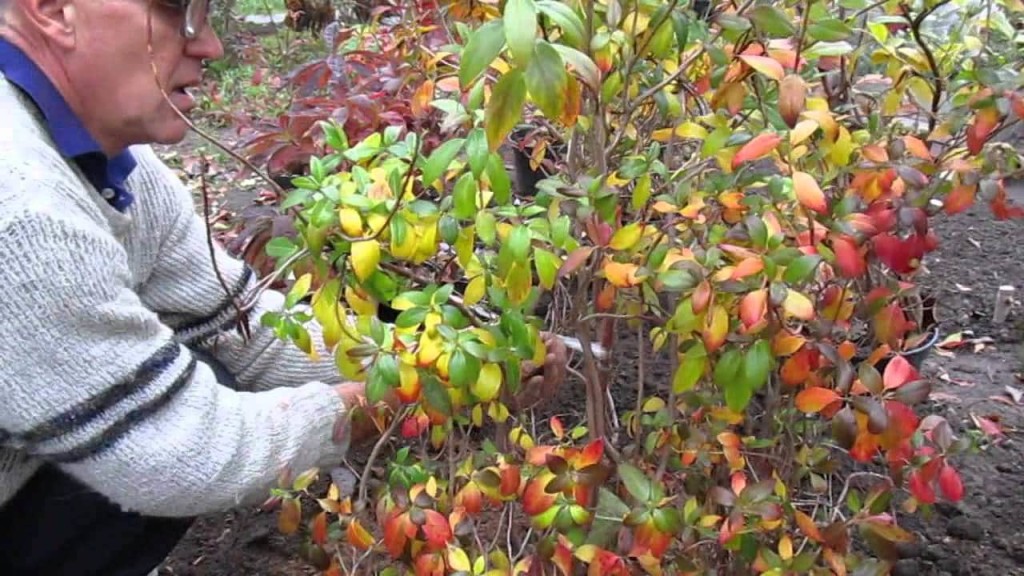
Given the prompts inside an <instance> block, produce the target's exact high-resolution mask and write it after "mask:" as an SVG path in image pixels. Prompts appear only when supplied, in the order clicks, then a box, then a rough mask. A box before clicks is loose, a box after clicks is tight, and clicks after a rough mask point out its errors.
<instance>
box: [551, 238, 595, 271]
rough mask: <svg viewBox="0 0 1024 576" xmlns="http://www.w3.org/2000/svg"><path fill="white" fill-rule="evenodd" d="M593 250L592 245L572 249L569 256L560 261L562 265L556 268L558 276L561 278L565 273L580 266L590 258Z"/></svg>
mask: <svg viewBox="0 0 1024 576" xmlns="http://www.w3.org/2000/svg"><path fill="white" fill-rule="evenodd" d="M593 251H594V248H593V247H592V246H584V247H582V248H577V249H575V250H573V251H572V252H571V253H570V254H569V256H567V257H566V259H565V262H563V263H562V267H561V268H559V269H558V277H559V278H562V277H564V276H565V275H566V274H572V273H573V272H575V271H576V269H577V268H579V267H580V265H582V264H583V263H584V262H586V261H587V259H588V258H590V253H591V252H593Z"/></svg>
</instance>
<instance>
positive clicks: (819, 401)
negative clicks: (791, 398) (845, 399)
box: [796, 386, 841, 414]
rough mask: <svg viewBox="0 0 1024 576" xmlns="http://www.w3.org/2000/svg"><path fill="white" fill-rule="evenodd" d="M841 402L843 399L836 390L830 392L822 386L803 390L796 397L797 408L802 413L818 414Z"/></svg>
mask: <svg viewBox="0 0 1024 576" xmlns="http://www.w3.org/2000/svg"><path fill="white" fill-rule="evenodd" d="M840 400H841V398H840V396H839V394H837V393H836V392H835V390H829V389H828V388H822V387H821V386H814V387H812V388H806V389H804V390H801V391H800V393H799V394H797V395H796V408H797V410H800V411H801V412H806V413H808V414H816V413H818V412H821V411H822V410H824V409H825V408H827V407H828V406H829V405H831V404H832V403H834V402H838V401H840Z"/></svg>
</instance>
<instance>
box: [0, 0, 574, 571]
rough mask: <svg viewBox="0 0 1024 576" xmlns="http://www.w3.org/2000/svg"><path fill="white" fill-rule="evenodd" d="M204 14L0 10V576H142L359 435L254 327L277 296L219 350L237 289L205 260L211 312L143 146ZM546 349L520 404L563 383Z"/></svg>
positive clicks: (38, 0) (192, 70) (179, 78)
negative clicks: (206, 524)
mask: <svg viewBox="0 0 1024 576" xmlns="http://www.w3.org/2000/svg"><path fill="white" fill-rule="evenodd" d="M206 9H207V0H191V1H190V0H158V1H152V0H0V14H2V18H0V111H2V120H0V126H2V128H0V150H2V153H0V175H2V180H0V293H2V294H3V299H2V301H0V574H4V575H15V574H46V575H55V574H76V575H93V574H95V575H100V574H102V575H104V576H118V575H133V576H136V575H144V574H147V573H149V572H150V571H152V570H154V568H155V567H156V566H158V565H159V564H160V562H161V561H162V559H163V558H164V557H165V556H166V554H167V553H168V552H169V551H170V550H171V549H172V548H173V547H174V545H175V544H176V542H177V541H178V539H179V538H180V537H181V536H182V535H183V533H184V531H185V530H186V529H187V527H188V526H189V524H190V522H191V520H190V519H191V518H193V517H195V516H197V515H200V514H205V513H209V512H213V511H218V510H224V509H228V508H230V507H232V506H235V505H237V504H239V503H241V502H251V501H258V500H260V499H262V498H265V497H266V496H267V494H268V490H269V488H270V487H271V486H272V485H273V483H274V479H275V478H276V477H277V476H278V474H279V472H280V471H281V470H282V469H288V470H291V471H293V472H294V471H301V470H304V469H307V468H309V467H311V466H317V465H325V466H331V465H334V464H337V463H338V462H339V461H340V458H341V457H342V455H343V454H344V452H345V451H346V449H347V447H348V445H349V444H350V442H351V441H352V439H353V437H355V440H357V441H358V440H359V439H360V437H364V438H365V437H367V436H369V435H371V434H373V432H374V431H373V430H372V429H370V430H361V429H360V430H352V429H351V428H352V426H351V425H350V424H349V422H350V416H351V411H350V410H348V407H351V406H353V404H354V403H356V402H357V401H359V399H360V398H361V393H362V387H361V385H358V384H354V383H340V382H338V379H337V372H336V369H335V368H334V366H333V363H331V362H329V361H327V362H322V363H315V362H313V361H311V360H309V359H308V357H306V356H305V355H304V354H302V353H301V352H300V351H299V350H298V349H296V348H295V347H294V346H293V345H290V344H288V343H286V342H282V341H278V340H275V338H274V336H273V334H272V333H271V332H269V331H268V330H265V329H263V328H261V327H260V325H259V321H258V319H259V317H260V316H261V315H262V314H263V313H264V312H266V311H268V310H273V309H278V308H280V307H281V306H282V303H283V298H282V297H281V295H279V294H277V293H266V294H264V295H263V296H262V298H261V300H260V301H259V302H258V305H257V306H256V308H255V309H254V310H253V312H252V314H251V315H250V318H251V320H250V321H249V322H250V330H251V337H250V338H249V339H243V338H242V337H241V336H240V335H239V331H238V330H236V326H237V322H238V319H237V318H236V315H235V310H234V306H233V305H232V301H233V299H234V298H236V297H238V296H240V295H242V294H244V293H246V291H247V290H249V289H250V288H252V287H253V285H254V283H255V279H254V278H253V274H252V272H251V271H250V269H249V268H247V267H246V266H245V265H244V264H243V263H241V262H239V261H237V260H234V259H232V258H230V257H228V256H226V255H225V254H224V253H223V252H221V251H220V250H219V249H218V251H217V252H216V259H217V263H218V266H219V269H220V270H221V273H222V275H223V276H224V277H225V278H226V279H227V283H228V287H229V288H230V292H231V293H230V294H226V293H225V290H224V289H223V287H222V286H221V284H220V282H219V281H218V279H217V278H216V275H215V274H214V270H213V266H212V264H211V262H210V257H209V254H208V247H207V244H206V236H205V234H206V231H205V228H204V223H203V222H202V219H201V218H199V217H198V215H197V214H196V213H195V211H194V207H193V204H192V200H191V198H190V195H189V194H188V192H187V190H186V189H185V188H184V186H183V185H182V184H181V183H180V182H179V181H178V180H177V179H176V177H175V175H174V174H173V173H172V172H171V171H170V170H169V169H168V168H167V167H165V166H164V165H163V164H162V163H161V162H160V160H159V159H158V158H157V157H156V156H155V155H154V153H153V151H152V150H151V149H150V148H149V146H148V145H149V144H151V143H174V142H177V141H179V140H180V139H181V138H182V137H183V136H184V135H185V132H186V130H187V126H186V125H185V123H184V122H183V121H182V120H181V119H180V118H179V116H178V115H177V114H176V112H175V111H174V110H173V109H172V107H171V106H170V105H168V102H167V99H165V97H164V95H163V92H162V91H161V87H162V88H163V90H164V91H166V93H167V94H168V95H169V97H168V99H169V100H170V102H171V103H173V105H174V106H175V107H177V108H179V109H182V110H188V109H189V108H190V107H191V106H192V105H193V102H192V98H191V96H190V95H189V94H188V93H187V92H186V89H187V88H189V87H192V86H195V85H196V84H198V82H199V79H200V73H201V70H202V65H203V62H204V61H205V60H209V59H215V58H219V57H220V56H221V55H222V47H221V44H220V41H219V40H218V39H217V37H216V34H215V33H214V31H213V30H212V28H211V27H210V26H209V25H208V23H207V20H206ZM319 340H320V339H319V338H318V337H317V336H316V335H314V341H319ZM549 343H550V345H549V347H548V350H549V353H548V356H547V358H546V362H545V365H544V366H543V367H542V370H543V374H542V375H539V376H534V377H533V378H531V379H529V380H528V381H527V382H526V385H525V386H524V387H523V388H524V390H528V391H531V393H532V394H534V395H537V396H541V395H546V396H550V395H551V393H552V392H553V387H554V386H557V385H558V384H559V383H560V381H561V380H562V378H563V376H564V364H565V362H566V358H565V355H566V351H565V348H564V346H563V345H561V343H560V342H558V341H557V340H550V339H549ZM322 352H323V353H324V354H323V355H324V357H327V358H329V357H330V354H329V352H328V351H326V350H322Z"/></svg>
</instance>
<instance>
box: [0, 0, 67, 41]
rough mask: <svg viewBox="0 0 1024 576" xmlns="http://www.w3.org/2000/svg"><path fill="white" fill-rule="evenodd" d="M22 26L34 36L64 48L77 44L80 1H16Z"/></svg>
mask: <svg viewBox="0 0 1024 576" xmlns="http://www.w3.org/2000/svg"><path fill="white" fill-rule="evenodd" d="M14 2H15V3H16V4H17V6H18V8H17V11H18V12H19V16H20V18H19V19H20V20H21V21H22V25H23V26H25V27H27V28H29V29H31V31H32V35H33V36H36V37H41V38H46V40H48V41H49V42H50V43H53V44H55V45H57V46H60V47H62V48H71V47H73V46H74V44H75V29H76V26H77V25H78V12H77V8H78V7H77V2H78V0H14Z"/></svg>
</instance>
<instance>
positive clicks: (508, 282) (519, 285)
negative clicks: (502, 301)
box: [505, 262, 533, 305]
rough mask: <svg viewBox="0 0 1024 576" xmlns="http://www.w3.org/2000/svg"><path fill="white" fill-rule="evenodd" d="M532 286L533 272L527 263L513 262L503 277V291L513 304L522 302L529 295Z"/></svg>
mask: <svg viewBox="0 0 1024 576" xmlns="http://www.w3.org/2000/svg"><path fill="white" fill-rule="evenodd" d="M532 287H533V274H531V273H530V267H529V265H528V264H525V263H519V262H513V263H512V267H511V268H510V269H509V271H508V276H506V277H505V291H506V292H508V298H509V300H510V301H511V302H512V303H513V304H516V305H518V304H522V303H523V302H525V301H526V299H527V298H528V297H529V296H530V288H532Z"/></svg>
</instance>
